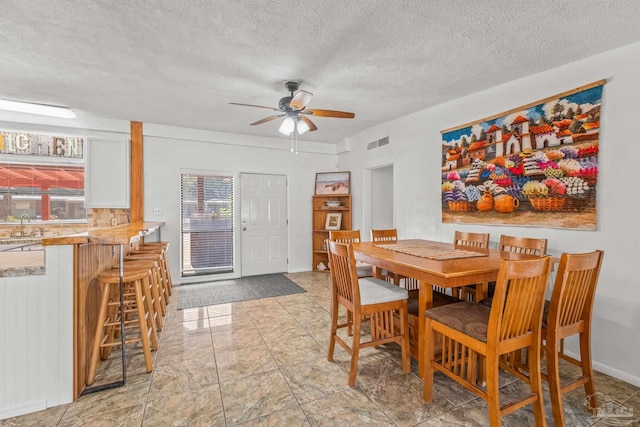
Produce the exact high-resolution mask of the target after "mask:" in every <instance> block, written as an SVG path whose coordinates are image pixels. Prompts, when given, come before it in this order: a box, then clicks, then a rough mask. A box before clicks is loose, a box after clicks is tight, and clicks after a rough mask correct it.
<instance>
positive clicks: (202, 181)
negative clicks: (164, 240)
mask: <svg viewBox="0 0 640 427" xmlns="http://www.w3.org/2000/svg"><path fill="white" fill-rule="evenodd" d="M233 180H234V178H233V176H225V175H203V174H192V173H183V174H181V192H180V195H181V210H180V212H181V233H182V277H188V276H196V275H200V274H211V273H229V272H233V268H234V259H233V254H234V247H233V242H234V238H233V234H234V227H233V225H234V221H233V210H234V206H233V199H234V198H233V187H234V185H233Z"/></svg>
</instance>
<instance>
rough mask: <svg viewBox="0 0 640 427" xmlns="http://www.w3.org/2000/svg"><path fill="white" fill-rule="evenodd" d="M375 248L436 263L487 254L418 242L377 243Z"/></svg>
mask: <svg viewBox="0 0 640 427" xmlns="http://www.w3.org/2000/svg"><path fill="white" fill-rule="evenodd" d="M375 246H376V247H378V248H382V249H389V250H391V251H395V252H400V253H403V254H407V255H413V256H417V257H420V258H428V259H433V260H436V261H444V260H448V259H458V258H473V257H480V256H487V254H485V253H482V252H474V251H467V250H464V249H454V248H450V247H447V246H438V245H434V244H429V243H426V244H425V243H419V242H398V243H378V244H376V245H375Z"/></svg>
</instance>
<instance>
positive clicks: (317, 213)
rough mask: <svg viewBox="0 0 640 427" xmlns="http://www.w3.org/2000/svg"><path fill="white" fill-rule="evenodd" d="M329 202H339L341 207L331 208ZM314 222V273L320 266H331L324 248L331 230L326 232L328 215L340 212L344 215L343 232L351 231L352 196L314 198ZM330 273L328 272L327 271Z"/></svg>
mask: <svg viewBox="0 0 640 427" xmlns="http://www.w3.org/2000/svg"><path fill="white" fill-rule="evenodd" d="M329 200H339V201H340V202H341V204H340V206H339V207H337V208H330V207H328V206H327V204H326V202H327V201H329ZM312 203H313V208H312V209H313V221H312V227H313V230H312V234H313V238H312V241H313V247H312V250H313V258H312V266H313V270H314V271H318V264H319V263H321V262H322V263H323V264H324V265H325V266H328V265H329V262H328V256H327V249H326V247H324V242H325V240H326V239H328V238H329V230H325V223H326V221H327V214H328V213H334V212H340V213H342V224H341V226H340V229H341V230H351V195H350V194H345V195H340V196H337V195H331V194H329V195H317V196H313V199H312ZM325 271H328V270H325Z"/></svg>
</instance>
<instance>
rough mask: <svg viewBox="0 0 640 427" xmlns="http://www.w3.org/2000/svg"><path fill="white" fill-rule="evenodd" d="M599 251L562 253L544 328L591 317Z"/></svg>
mask: <svg viewBox="0 0 640 427" xmlns="http://www.w3.org/2000/svg"><path fill="white" fill-rule="evenodd" d="M603 256H604V252H603V251H600V250H598V251H594V252H589V253H583V254H562V257H561V258H560V267H559V268H558V274H557V275H556V281H555V284H554V286H553V293H552V295H551V305H550V307H549V315H548V316H549V318H548V321H547V328H551V327H555V325H557V327H560V328H563V327H566V326H570V325H573V324H576V323H578V322H580V321H586V320H588V319H590V318H591V311H592V308H593V299H594V297H595V291H596V286H597V284H598V276H599V274H600V266H601V265H602V257H603Z"/></svg>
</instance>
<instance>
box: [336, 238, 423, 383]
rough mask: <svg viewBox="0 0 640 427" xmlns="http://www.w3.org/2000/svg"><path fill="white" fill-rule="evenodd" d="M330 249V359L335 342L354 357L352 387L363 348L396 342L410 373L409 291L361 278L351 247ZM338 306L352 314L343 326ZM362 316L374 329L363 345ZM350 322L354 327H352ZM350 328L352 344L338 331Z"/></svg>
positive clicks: (337, 245) (344, 244) (350, 367)
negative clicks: (396, 322)
mask: <svg viewBox="0 0 640 427" xmlns="http://www.w3.org/2000/svg"><path fill="white" fill-rule="evenodd" d="M328 246H329V250H328V253H329V262H330V264H331V269H330V271H331V288H332V293H331V335H330V338H329V350H328V353H327V360H329V361H332V360H333V351H334V349H335V344H336V342H337V343H338V344H340V345H341V346H342V347H343V348H344V349H345V350H346V351H347V353H349V355H351V363H350V366H349V380H348V384H349V386H351V387H353V386H354V385H355V382H356V372H357V369H358V359H359V357H360V349H361V348H366V347H375V346H379V345H382V344H386V343H390V342H395V343H397V344H398V345H400V348H401V349H402V370H403V371H404V372H406V373H408V372H410V371H411V365H410V362H409V334H408V326H407V296H408V294H407V290H406V289H403V288H401V287H399V286H395V285H393V284H391V283H388V282H386V281H384V280H380V279H376V278H362V279H358V274H357V271H356V261H355V257H354V255H353V247H352V246H351V244H346V243H338V242H333V241H329V242H328ZM339 305H342V306H343V307H344V308H345V309H346V310H347V311H348V312H351V313H352V315H351V316H347V322H346V323H343V324H338V306H339ZM394 311H397V312H398V313H399V315H400V319H403V320H402V322H401V324H400V328H399V330H397V329H396V328H395V327H394V321H393V313H394ZM363 316H368V317H369V319H370V326H371V339H370V340H369V341H365V342H362V317H363ZM350 322H352V323H353V324H352V325H350V324H349V323H350ZM349 326H352V328H353V339H352V344H351V345H349V344H347V342H346V340H343V339H342V338H341V337H340V336H339V335H338V329H340V328H346V327H349Z"/></svg>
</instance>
